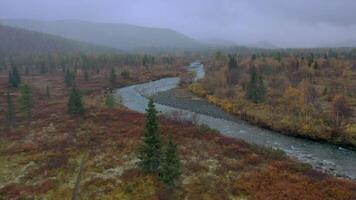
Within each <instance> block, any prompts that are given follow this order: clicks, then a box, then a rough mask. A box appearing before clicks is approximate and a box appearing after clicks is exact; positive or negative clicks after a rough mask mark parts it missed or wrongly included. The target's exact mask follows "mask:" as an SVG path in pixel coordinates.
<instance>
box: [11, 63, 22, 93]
mask: <svg viewBox="0 0 356 200" xmlns="http://www.w3.org/2000/svg"><path fill="white" fill-rule="evenodd" d="M9 84H10V85H11V86H12V87H15V88H17V87H18V86H19V85H20V84H21V76H20V72H19V71H18V69H17V67H13V68H12V71H11V72H10V73H9Z"/></svg>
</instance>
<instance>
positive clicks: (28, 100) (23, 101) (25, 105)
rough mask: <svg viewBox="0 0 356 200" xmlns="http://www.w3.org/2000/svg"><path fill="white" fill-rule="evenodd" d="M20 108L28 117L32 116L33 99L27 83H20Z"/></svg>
mask: <svg viewBox="0 0 356 200" xmlns="http://www.w3.org/2000/svg"><path fill="white" fill-rule="evenodd" d="M19 104H20V110H21V111H22V113H23V114H24V115H26V116H27V117H28V118H30V117H31V116H32V108H33V106H34V99H33V94H32V89H31V87H30V85H28V84H22V85H21V87H20V96H19Z"/></svg>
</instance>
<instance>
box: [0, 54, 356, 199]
mask: <svg viewBox="0 0 356 200" xmlns="http://www.w3.org/2000/svg"><path fill="white" fill-rule="evenodd" d="M143 58H144V56H140V55H127V56H123V55H71V56H65V55H57V54H56V55H48V56H32V57H31V58H17V57H16V58H6V59H5V60H1V62H0V63H2V64H0V69H2V72H1V73H0V93H1V94H2V97H4V98H1V99H0V108H1V111H4V112H1V115H0V122H1V123H0V199H56V200H57V199H123V200H125V199H130V200H139V199H142V200H147V199H152V200H154V199H194V200H199V199H204V200H206V199H264V200H266V199H274V200H276V199H277V200H278V199H307V200H308V199H310V200H318V199H320V200H326V199H330V200H331V199H340V200H350V199H355V197H356V184H355V182H353V181H351V180H344V179H339V178H336V177H332V176H329V175H326V174H323V173H321V172H317V171H315V170H313V169H311V168H310V166H309V165H306V164H301V163H298V162H296V161H295V160H292V159H291V158H288V157H286V156H285V155H284V154H283V153H282V152H280V151H276V150H270V149H265V148H261V147H257V146H254V145H249V144H247V143H245V142H244V141H241V140H237V139H232V138H227V137H224V136H222V135H220V134H219V133H217V132H215V131H213V130H209V129H202V128H197V127H196V126H195V125H194V124H191V123H188V122H183V121H181V122H177V121H174V120H171V119H167V118H164V117H162V116H159V115H158V116H156V115H155V117H152V118H150V117H149V116H153V115H152V113H151V115H150V114H147V115H146V116H145V115H143V114H139V113H135V112H132V111H129V110H128V109H126V108H124V107H122V106H120V105H117V106H115V107H111V106H107V105H105V98H107V97H105V94H108V91H110V90H111V87H112V82H111V78H110V77H111V76H110V73H111V72H112V69H113V68H115V70H116V72H117V74H120V76H116V80H115V87H122V86H126V85H129V84H134V83H141V82H146V81H149V80H155V79H158V78H162V77H168V76H177V75H179V74H181V73H183V72H184V68H183V67H182V66H185V65H186V64H188V63H189V61H188V60H186V59H185V58H183V57H180V56H166V55H163V56H155V57H154V59H152V58H150V56H147V55H146V57H145V59H143ZM148 58H149V59H148ZM168 58H169V59H168ZM188 58H189V57H188ZM143 60H144V62H143ZM259 60H260V58H259V57H258V56H257V58H256V60H255V62H258V61H259ZM282 60H283V59H282ZM167 61H169V62H167ZM345 62H346V61H345ZM26 63H27V64H26ZM237 63H238V64H240V61H239V59H237ZM319 65H321V63H319ZM15 66H16V67H17V69H18V71H19V74H20V75H21V82H22V83H23V84H28V86H30V90H29V91H30V92H26V91H23V90H24V89H18V88H16V87H13V86H12V85H11V84H10V83H9V81H8V71H9V70H12V69H13V67H15ZM209 67H210V66H209ZM67 70H69V71H70V73H73V74H74V77H75V79H73V80H72V81H73V82H72V84H71V85H67V83H66V78H65V77H66V74H67ZM236 70H240V68H237V69H236ZM123 72H124V73H123ZM85 73H88V75H89V77H90V78H89V79H86V78H85V76H84V74H85ZM209 73H212V71H210V70H209ZM256 73H257V76H260V75H261V72H260V71H259V68H257V67H256ZM122 74H124V75H122ZM125 74H129V76H127V75H125ZM246 75H247V77H246V83H249V81H250V80H252V78H251V77H252V75H251V76H249V75H250V73H247V74H246ZM242 76H243V74H242ZM209 77H210V75H209V74H208V77H207V78H208V79H209ZM262 77H263V78H262V80H263V81H266V82H264V87H266V88H267V92H266V95H265V99H264V100H263V101H261V102H258V103H255V102H253V105H255V106H256V105H257V106H260V105H265V104H266V103H267V102H269V95H270V93H269V92H270V91H269V86H268V85H269V83H268V82H267V80H268V79H269V77H268V76H266V75H265V74H262ZM231 78H233V77H231ZM241 78H242V77H241ZM257 79H258V80H257V84H256V85H257V86H258V85H259V87H260V86H261V83H259V80H260V78H257ZM217 80H219V79H217ZM204 81H205V80H204ZM231 81H234V80H231ZM251 83H252V81H251ZM200 84H201V83H200ZM214 84H215V83H214ZM47 85H49V86H50V91H51V92H50V95H47V89H46V88H45V87H46V86H47ZM252 85H255V83H253V84H252ZM277 85H279V84H277ZM199 87H202V86H201V85H199ZM20 88H21V87H20ZM73 88H74V89H73ZM290 88H291V89H289V90H290V93H291V94H293V95H294V93H295V91H296V90H297V89H296V88H295V87H294V86H290ZM26 90H27V89H26ZM73 90H74V91H75V90H77V91H76V92H78V91H79V94H80V96H81V98H77V97H78V94H76V95H73ZM204 91H205V90H204ZM298 91H299V90H298ZM48 93H49V92H48ZM24 94H31V98H32V100H33V101H32V100H31V101H27V100H26V101H16V100H17V99H19V98H23V96H24ZM25 96H26V95H25ZM47 96H50V98H47ZM71 97H72V98H71ZM74 97H75V98H74ZM241 97H242V99H245V98H247V97H246V95H245V94H244V93H241ZM297 97H299V95H297ZM24 99H27V98H24ZM70 99H72V100H73V99H74V100H75V99H76V100H75V101H74V102H77V103H75V104H74V103H73V104H72V103H69V102H70V101H72V100H70ZM78 99H81V101H78ZM290 99H291V100H295V99H294V98H291V97H290ZM350 99H351V98H350V97H348V96H346V97H345V96H343V97H338V98H337V99H336V100H335V101H334V100H333V102H334V103H333V104H332V105H335V112H338V113H339V114H338V115H339V117H338V122H337V123H339V124H341V125H344V124H345V121H344V120H345V116H344V115H341V114H340V111H341V110H344V109H345V108H347V107H344V103H345V101H347V102H352V99H351V100H350ZM246 101H248V102H249V101H250V100H246ZM325 101H326V100H325ZM21 102H31V103H30V104H27V105H31V106H30V107H27V106H26V108H31V117H30V118H28V117H27V115H26V113H27V112H24V113H22V111H28V110H27V109H25V110H23V109H22V108H23V106H22V105H21ZM78 102H81V103H78ZM249 103H250V102H249ZM246 104H247V103H246ZM71 105H75V106H73V107H71ZM78 105H81V106H82V107H81V106H80V108H81V109H78V107H77V106H78ZM251 105H252V102H251ZM327 105H329V104H327ZM72 108H73V110H74V111H76V112H75V114H74V115H72V112H71V110H72ZM74 108H75V109H74ZM82 108H84V110H85V112H79V113H78V112H77V111H78V110H80V111H82ZM232 108H233V106H232ZM262 108H263V107H262ZM151 109H152V107H151ZM290 109H291V112H292V110H293V109H292V107H291V108H290ZM73 110H72V111H73ZM152 111H153V109H152ZM293 111H295V110H293ZM24 114H25V115H24ZM153 122H154V123H153ZM335 123H336V122H335ZM145 124H146V125H145ZM147 124H148V125H147ZM157 127H158V128H157ZM149 133H155V134H157V133H159V135H158V136H159V137H158V138H159V140H157V141H159V144H160V153H159V155H160V156H159V157H157V158H156V159H155V162H154V163H159V164H158V167H157V166H156V164H155V165H153V164H152V165H151V164H150V165H146V164H145V165H140V164H139V165H138V164H137V163H140V161H144V160H145V159H146V158H150V157H147V156H141V155H148V154H144V153H142V152H147V151H146V150H147V149H148V150H150V149H152V148H143V149H146V150H144V151H140V150H139V149H142V148H141V147H142V145H143V144H145V143H146V142H145V143H144V141H147V138H148V137H149V135H150V134H149ZM149 144H151V143H149ZM154 144H156V143H154ZM157 144H158V143H157ZM140 152H141V153H140ZM155 155H156V154H155ZM144 163H146V162H144ZM146 166H152V167H149V168H146ZM145 169H149V170H145ZM152 170H153V171H154V173H147V172H151V171H152Z"/></svg>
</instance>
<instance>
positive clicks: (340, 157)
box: [114, 62, 356, 180]
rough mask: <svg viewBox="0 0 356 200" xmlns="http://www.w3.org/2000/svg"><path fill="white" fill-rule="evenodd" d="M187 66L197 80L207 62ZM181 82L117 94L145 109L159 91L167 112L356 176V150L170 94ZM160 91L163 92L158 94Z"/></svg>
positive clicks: (135, 87) (170, 81) (339, 173)
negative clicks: (267, 126)
mask: <svg viewBox="0 0 356 200" xmlns="http://www.w3.org/2000/svg"><path fill="white" fill-rule="evenodd" d="M187 69H188V70H191V71H195V72H196V77H195V80H199V79H202V78H203V77H204V75H205V71H204V66H203V65H202V64H200V63H199V62H194V63H192V64H191V65H190V66H188V67H187ZM178 84H179V78H178V77H173V78H163V79H160V80H157V81H151V82H148V83H143V84H137V85H131V86H127V87H124V88H120V89H117V90H115V92H114V96H116V97H120V98H121V102H122V104H123V105H124V106H126V107H128V108H129V109H131V110H134V111H137V112H140V113H144V112H145V108H146V107H147V103H148V97H150V96H154V95H156V96H155V102H156V108H157V110H158V111H159V112H161V113H163V114H165V115H172V113H179V116H180V117H181V118H184V119H185V120H195V121H196V122H198V123H199V124H205V125H207V126H209V127H210V128H213V129H216V130H218V131H219V132H220V133H221V134H223V135H225V136H228V137H235V138H239V139H243V140H245V141H246V142H249V143H254V144H257V145H262V146H266V147H271V148H278V149H281V150H283V151H284V152H286V154H287V155H289V156H291V157H294V158H296V159H298V160H300V161H302V162H305V163H309V164H310V165H311V166H312V167H313V168H314V169H316V170H319V171H323V172H327V173H329V174H332V175H335V176H340V177H344V178H348V179H352V180H356V152H355V151H352V150H349V149H344V148H342V147H338V146H337V145H333V144H327V143H322V142H316V141H311V140H308V139H302V138H295V137H291V136H286V135H282V134H279V133H276V132H273V131H269V130H266V129H262V128H258V127H255V126H252V125H249V124H247V123H245V122H243V121H241V120H239V119H237V118H236V117H234V116H232V115H230V114H229V113H226V112H224V111H222V110H221V109H219V108H217V107H216V106H215V105H212V104H210V103H208V102H206V101H204V100H191V99H187V98H184V97H179V94H178V96H177V95H172V94H170V93H169V92H172V89H174V88H177V87H178ZM157 94H160V95H158V97H157Z"/></svg>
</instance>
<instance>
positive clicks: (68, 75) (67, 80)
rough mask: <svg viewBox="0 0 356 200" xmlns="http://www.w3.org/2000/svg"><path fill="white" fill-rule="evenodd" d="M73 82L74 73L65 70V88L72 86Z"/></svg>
mask: <svg viewBox="0 0 356 200" xmlns="http://www.w3.org/2000/svg"><path fill="white" fill-rule="evenodd" d="M74 80H75V75H74V72H71V71H70V70H69V69H67V70H66V73H65V75H64V81H65V84H66V86H67V87H71V86H73V83H74Z"/></svg>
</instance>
